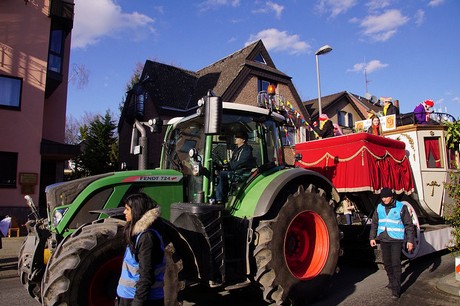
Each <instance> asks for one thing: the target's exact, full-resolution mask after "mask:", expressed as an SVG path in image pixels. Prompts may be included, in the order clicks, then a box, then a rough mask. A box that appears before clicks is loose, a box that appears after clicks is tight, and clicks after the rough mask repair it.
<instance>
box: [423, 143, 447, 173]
mask: <svg viewBox="0 0 460 306" xmlns="http://www.w3.org/2000/svg"><path fill="white" fill-rule="evenodd" d="M424 142H425V157H426V166H427V167H428V168H442V167H443V160H442V156H441V155H442V154H441V150H440V144H441V138H440V137H425V138H424Z"/></svg>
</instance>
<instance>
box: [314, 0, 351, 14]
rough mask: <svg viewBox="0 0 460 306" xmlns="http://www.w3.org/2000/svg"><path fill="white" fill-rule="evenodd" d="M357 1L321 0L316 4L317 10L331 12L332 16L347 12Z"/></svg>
mask: <svg viewBox="0 0 460 306" xmlns="http://www.w3.org/2000/svg"><path fill="white" fill-rule="evenodd" d="M357 2H358V1H357V0H319V1H318V3H317V4H316V10H317V11H318V12H320V13H321V14H323V13H326V14H330V17H335V16H337V15H340V14H342V13H346V12H347V11H348V10H349V9H350V8H352V7H353V6H355V5H356V4H357Z"/></svg>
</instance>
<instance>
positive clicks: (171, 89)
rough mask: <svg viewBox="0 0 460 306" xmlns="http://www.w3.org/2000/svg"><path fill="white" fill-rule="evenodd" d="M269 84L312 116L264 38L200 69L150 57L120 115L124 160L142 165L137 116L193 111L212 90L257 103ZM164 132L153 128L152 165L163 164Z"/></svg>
mask: <svg viewBox="0 0 460 306" xmlns="http://www.w3.org/2000/svg"><path fill="white" fill-rule="evenodd" d="M270 84H273V85H275V87H276V94H278V95H279V96H282V97H283V98H284V99H285V100H286V101H289V102H290V103H291V105H292V106H293V107H294V108H295V109H296V111H298V112H299V113H300V114H301V116H303V117H305V116H308V113H307V111H306V109H305V107H304V105H303V104H302V101H301V99H300V96H299V95H298V93H297V90H296V89H295V87H294V85H293V83H292V80H291V77H290V76H288V75H286V74H284V73H283V72H282V71H280V70H278V69H277V68H276V66H275V64H274V63H273V61H272V59H271V57H270V55H269V54H268V52H267V50H266V48H265V46H264V44H263V43H262V41H261V40H258V41H256V42H254V43H252V44H250V45H248V46H246V47H244V48H243V49H241V50H238V51H236V52H234V53H232V54H230V55H228V56H226V57H224V58H222V59H221V60H219V61H217V62H214V63H212V64H211V65H209V66H207V67H204V68H202V69H200V70H198V71H189V70H185V69H182V68H178V67H174V66H171V65H166V64H162V63H158V62H154V61H150V60H147V61H146V62H145V65H144V69H143V71H142V74H141V77H140V82H139V83H138V84H136V85H135V86H133V88H132V90H130V91H129V92H128V94H127V97H126V101H125V103H124V106H123V110H122V113H121V116H120V121H119V125H118V132H119V156H120V157H119V158H120V163H124V164H125V165H126V166H127V168H128V169H137V165H138V160H137V156H135V155H133V154H130V142H131V135H132V131H133V124H134V118H136V119H137V120H139V121H141V122H142V121H147V120H148V119H153V118H160V119H161V120H163V121H165V120H169V119H171V118H173V117H180V116H186V115H189V114H192V113H193V112H195V111H196V109H197V107H198V106H197V103H198V100H199V99H200V98H201V97H203V96H205V95H206V94H207V92H208V91H209V90H211V91H212V92H213V93H214V94H215V95H217V96H220V97H222V100H223V101H225V102H234V103H241V104H247V105H255V106H256V105H257V96H258V93H259V92H260V91H263V90H267V88H268V85H270ZM163 133H164V131H163ZM163 133H160V134H152V133H149V134H148V140H149V141H148V147H147V149H148V152H149V157H148V165H147V167H148V168H154V167H157V166H159V160H160V151H161V144H162V142H163V136H164V134H163Z"/></svg>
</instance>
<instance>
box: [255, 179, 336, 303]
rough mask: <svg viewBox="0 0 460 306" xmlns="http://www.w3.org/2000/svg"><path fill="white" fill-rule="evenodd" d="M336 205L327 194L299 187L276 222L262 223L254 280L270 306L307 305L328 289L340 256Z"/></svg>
mask: <svg viewBox="0 0 460 306" xmlns="http://www.w3.org/2000/svg"><path fill="white" fill-rule="evenodd" d="M331 204H332V202H331ZM331 204H330V203H328V201H327V200H326V199H325V197H324V191H323V190H321V189H319V190H316V188H315V187H314V186H313V185H310V186H309V187H308V189H307V190H306V191H304V188H303V187H302V186H299V188H298V190H297V192H295V193H294V194H292V195H289V196H288V198H287V200H286V202H285V203H284V205H283V206H282V207H281V209H280V210H279V213H278V215H277V216H276V217H275V218H274V219H272V220H264V221H261V222H260V223H259V226H258V227H257V229H256V233H257V236H258V237H257V241H256V246H255V249H254V256H255V260H256V266H257V273H256V276H255V280H256V281H258V282H259V284H260V285H261V286H262V289H263V296H264V299H265V300H266V301H267V302H269V303H275V304H278V305H281V304H283V302H285V303H291V304H292V305H306V304H309V303H310V302H311V301H313V300H314V299H316V298H317V297H318V296H319V295H320V294H321V292H322V290H324V289H326V288H327V286H328V285H329V283H330V281H331V277H332V276H333V275H334V273H335V271H336V266H337V261H338V257H339V252H340V241H339V239H340V236H339V228H338V224H337V220H336V216H335V213H334V209H333V205H331Z"/></svg>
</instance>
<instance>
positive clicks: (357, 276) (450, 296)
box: [0, 237, 460, 306]
mask: <svg viewBox="0 0 460 306" xmlns="http://www.w3.org/2000/svg"><path fill="white" fill-rule="evenodd" d="M23 240H24V237H19V238H2V242H3V248H2V249H0V288H1V290H0V301H2V303H3V301H8V302H7V303H6V304H4V305H11V306H15V305H22V306H37V305H39V304H38V303H37V302H36V301H35V300H33V299H32V298H31V297H30V296H29V295H28V293H27V292H26V290H25V289H24V288H23V287H22V286H21V284H20V282H19V279H18V274H17V254H18V251H19V248H20V246H21V244H22V241H23ZM339 267H340V271H339V273H338V274H336V275H335V277H334V278H333V282H332V285H331V287H330V288H326V289H325V290H324V292H325V293H324V295H323V296H322V297H321V299H320V300H318V301H317V302H316V303H314V304H313V305H315V306H329V305H342V306H357V305H364V304H366V305H378V306H386V305H419V306H424V305H439V306H444V305H445V306H450V305H460V282H458V281H455V275H454V257H453V256H452V255H451V254H450V253H448V252H438V253H435V254H432V255H427V256H424V257H421V258H418V259H415V260H413V261H407V262H404V270H403V275H402V284H403V285H402V290H403V292H402V296H401V298H400V299H398V300H394V299H392V298H391V295H390V292H389V291H388V289H386V288H385V285H386V284H387V282H388V280H387V278H386V273H385V271H384V270H379V269H378V267H377V266H376V265H373V264H369V263H363V262H360V261H359V260H356V261H349V260H348V261H347V262H341V263H340V265H339ZM184 298H185V302H184V306H201V305H203V306H209V305H219V306H226V305H238V306H257V305H261V306H262V305H267V304H266V303H264V302H262V298H261V294H260V292H259V291H258V290H255V289H254V288H243V289H239V290H234V291H231V292H228V291H225V290H218V289H215V290H211V289H208V288H204V287H201V286H193V287H189V288H188V289H186V290H185V292H184Z"/></svg>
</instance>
